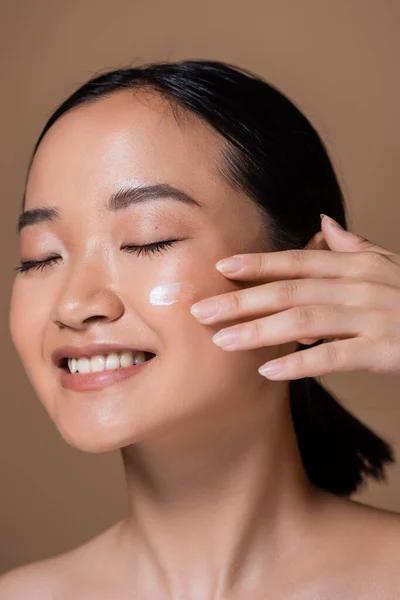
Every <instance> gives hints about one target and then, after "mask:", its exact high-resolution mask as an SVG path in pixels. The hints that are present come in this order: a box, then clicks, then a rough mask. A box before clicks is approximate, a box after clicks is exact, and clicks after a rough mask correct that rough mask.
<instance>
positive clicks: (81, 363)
mask: <svg viewBox="0 0 400 600" xmlns="http://www.w3.org/2000/svg"><path fill="white" fill-rule="evenodd" d="M78 371H79V373H90V360H89V359H88V358H78Z"/></svg>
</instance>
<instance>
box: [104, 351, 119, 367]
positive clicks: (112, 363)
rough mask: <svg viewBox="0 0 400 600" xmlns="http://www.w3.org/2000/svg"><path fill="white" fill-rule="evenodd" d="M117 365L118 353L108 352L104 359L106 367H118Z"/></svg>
mask: <svg viewBox="0 0 400 600" xmlns="http://www.w3.org/2000/svg"><path fill="white" fill-rule="evenodd" d="M119 366H120V364H119V358H118V354H115V353H113V354H109V355H108V356H107V360H106V369H118V367H119Z"/></svg>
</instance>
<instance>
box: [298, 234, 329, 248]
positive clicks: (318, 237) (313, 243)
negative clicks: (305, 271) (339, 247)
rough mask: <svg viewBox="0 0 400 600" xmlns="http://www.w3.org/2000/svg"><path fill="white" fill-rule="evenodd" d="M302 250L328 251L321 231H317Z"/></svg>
mask: <svg viewBox="0 0 400 600" xmlns="http://www.w3.org/2000/svg"><path fill="white" fill-rule="evenodd" d="M303 250H330V247H329V245H328V244H327V242H326V240H325V236H324V232H323V231H318V232H317V233H316V234H315V235H313V236H312V238H311V239H310V240H309V241H308V242H307V244H306V245H305V246H304V248H303Z"/></svg>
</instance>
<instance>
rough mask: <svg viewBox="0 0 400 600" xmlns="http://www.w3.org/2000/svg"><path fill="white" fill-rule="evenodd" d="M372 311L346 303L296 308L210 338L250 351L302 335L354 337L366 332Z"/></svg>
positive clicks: (230, 348) (225, 346) (247, 323)
mask: <svg viewBox="0 0 400 600" xmlns="http://www.w3.org/2000/svg"><path fill="white" fill-rule="evenodd" d="M374 314H375V313H371V310H367V309H360V308H359V307H356V308H355V307H349V306H323V305H318V306H304V307H295V308H290V309H289V310H285V311H283V312H279V313H276V314H274V315H271V316H269V317H264V318H261V319H255V320H253V321H246V322H245V323H240V324H239V325H234V326H233V327H226V328H224V329H221V330H220V331H219V332H218V333H216V334H215V335H214V336H213V341H214V343H215V344H217V345H218V346H221V347H222V348H223V349H224V350H250V349H254V348H262V347H264V346H276V345H278V344H285V343H287V342H294V341H299V340H300V339H302V338H317V339H325V338H333V337H341V338H349V337H355V336H358V335H360V334H361V332H363V331H367V329H368V327H370V326H371V323H372V319H373V317H374Z"/></svg>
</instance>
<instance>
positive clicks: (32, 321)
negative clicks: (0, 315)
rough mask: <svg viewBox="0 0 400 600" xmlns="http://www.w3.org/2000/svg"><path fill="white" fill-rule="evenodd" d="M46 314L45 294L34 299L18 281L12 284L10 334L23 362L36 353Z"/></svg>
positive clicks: (41, 336)
mask: <svg viewBox="0 0 400 600" xmlns="http://www.w3.org/2000/svg"><path fill="white" fill-rule="evenodd" d="M47 314H48V307H47V306H46V304H45V295H43V296H41V297H40V299H35V298H34V297H32V294H30V293H29V290H26V289H23V288H22V286H21V285H20V284H19V282H16V283H15V284H14V287H13V291H12V295H11V303H10V321H9V325H10V334H11V338H12V341H13V343H14V345H15V348H16V350H17V352H18V353H19V355H20V357H21V359H22V360H23V361H24V362H25V361H27V360H28V359H29V358H30V357H32V356H34V355H35V354H37V353H38V349H39V348H40V342H41V340H42V338H43V335H42V332H43V328H44V326H45V322H46V318H47V317H46V315H47ZM37 358H39V356H37Z"/></svg>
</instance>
